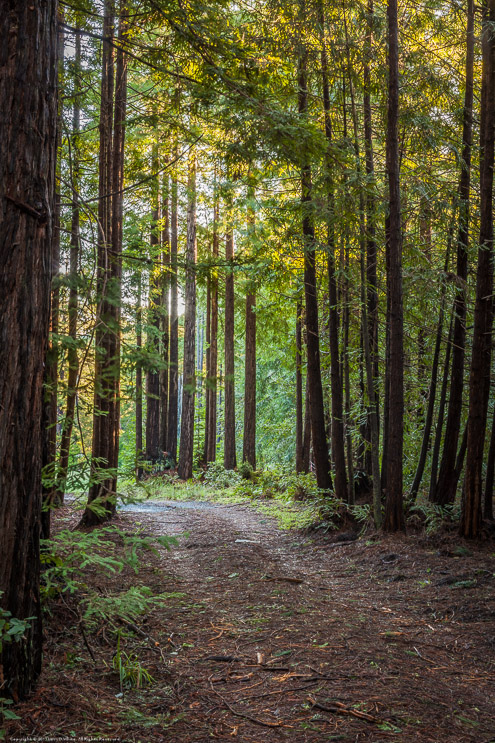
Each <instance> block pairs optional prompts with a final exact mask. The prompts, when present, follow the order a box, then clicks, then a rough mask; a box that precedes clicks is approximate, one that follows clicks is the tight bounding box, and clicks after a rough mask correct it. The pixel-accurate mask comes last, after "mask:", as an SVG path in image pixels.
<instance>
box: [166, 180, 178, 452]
mask: <svg viewBox="0 0 495 743" xmlns="http://www.w3.org/2000/svg"><path fill="white" fill-rule="evenodd" d="M171 180H172V186H171V204H170V355H169V388H168V422H167V451H168V453H169V455H170V459H171V460H172V462H174V463H175V462H176V460H177V417H178V404H179V315H178V310H177V303H178V291H177V212H178V210H177V173H176V172H175V171H174V172H173V173H172V179H171Z"/></svg>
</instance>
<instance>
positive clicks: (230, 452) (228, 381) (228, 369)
mask: <svg viewBox="0 0 495 743" xmlns="http://www.w3.org/2000/svg"><path fill="white" fill-rule="evenodd" d="M228 219H229V220H230V219H231V215H230V212H229V214H228ZM225 262H226V264H227V269H226V276H225V340H224V344H225V416H224V417H225V434H224V450H223V466H224V467H225V469H227V470H232V469H234V467H235V466H236V448H235V382H234V268H233V263H234V233H233V228H232V225H231V224H230V222H229V225H228V227H227V234H226V236H225Z"/></svg>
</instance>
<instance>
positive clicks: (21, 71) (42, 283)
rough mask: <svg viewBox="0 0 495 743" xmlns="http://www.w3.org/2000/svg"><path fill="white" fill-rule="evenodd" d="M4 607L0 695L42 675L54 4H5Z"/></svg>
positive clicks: (0, 548)
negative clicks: (9, 632)
mask: <svg viewBox="0 0 495 743" xmlns="http://www.w3.org/2000/svg"><path fill="white" fill-rule="evenodd" d="M0 30H1V38H2V39H3V43H2V51H1V53H0V102H1V106H0V132H1V137H0V194H2V198H1V201H0V265H1V266H2V271H1V273H0V337H1V338H2V343H1V344H0V399H1V405H0V513H1V514H2V518H1V519H0V606H1V607H2V608H3V609H5V610H6V611H9V612H11V614H12V616H13V617H16V618H18V619H21V620H24V619H27V618H28V617H30V618H31V619H30V620H29V621H28V628H27V629H26V631H25V633H24V634H23V636H22V638H21V640H20V641H19V642H12V643H8V644H6V643H4V645H3V649H2V652H1V655H0V672H1V675H2V679H3V683H2V692H1V695H2V696H7V695H11V696H13V698H14V699H18V698H21V697H25V696H26V695H27V694H28V692H29V691H30V690H31V688H32V687H33V685H34V683H35V681H36V678H37V676H38V674H39V672H40V670H41V640H42V636H41V608H40V599H39V572H40V563H39V535H40V513H41V449H42V430H41V414H42V396H43V389H42V385H43V364H44V361H45V353H46V348H47V339H48V325H49V317H50V282H51V278H52V270H53V267H52V255H53V253H52V240H53V239H54V235H53V228H54V208H55V207H54V193H55V159H56V126H57V2H54V1H51V0H44V2H40V1H39V0H33V2H30V3H12V2H4V1H3V0H2V2H0Z"/></svg>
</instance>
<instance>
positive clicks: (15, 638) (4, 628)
mask: <svg viewBox="0 0 495 743" xmlns="http://www.w3.org/2000/svg"><path fill="white" fill-rule="evenodd" d="M2 593H3V592H2V591H0V597H1V595H2ZM32 619H36V617H28V618H27V619H16V617H13V616H12V613H11V612H10V611H7V610H6V609H2V607H0V653H1V652H2V650H3V646H4V645H5V644H7V643H10V642H20V641H21V640H22V638H23V637H24V633H25V632H26V630H28V629H29V628H30V626H31V625H30V621H31V620H32Z"/></svg>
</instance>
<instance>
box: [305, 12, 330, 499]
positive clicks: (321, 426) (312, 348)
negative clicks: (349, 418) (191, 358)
mask: <svg viewBox="0 0 495 743" xmlns="http://www.w3.org/2000/svg"><path fill="white" fill-rule="evenodd" d="M302 5H304V3H303V4H302ZM303 11H304V8H303ZM307 57H308V52H307V49H306V48H305V47H304V48H303V49H302V50H301V52H300V56H299V70H298V84H299V94H298V108H299V113H300V115H301V116H303V117H306V116H307V112H308V81H307ZM304 159H305V161H306V162H305V163H304V164H303V165H302V168H301V207H302V233H303V239H304V295H305V300H306V332H307V337H306V344H307V356H308V379H309V407H310V417H311V433H312V439H313V456H314V462H315V469H316V481H317V483H318V487H319V488H322V489H323V490H331V489H332V478H331V475H330V460H329V456H328V445H327V437H326V428H325V410H324V405H323V388H322V383H321V367H320V341H319V327H318V296H317V284H316V265H315V250H316V245H315V230H314V222H313V215H312V209H313V197H312V183H311V165H310V164H309V158H307V157H306V156H304Z"/></svg>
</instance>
